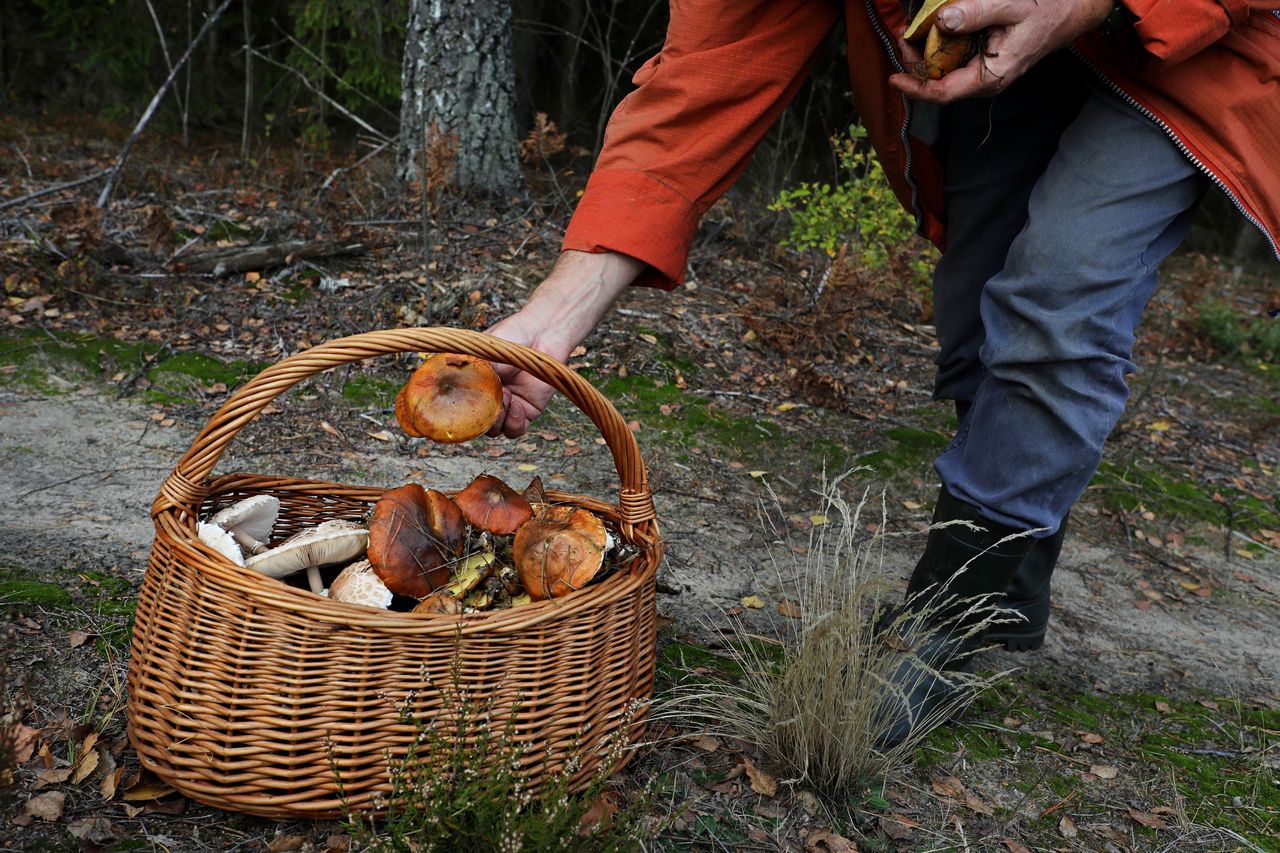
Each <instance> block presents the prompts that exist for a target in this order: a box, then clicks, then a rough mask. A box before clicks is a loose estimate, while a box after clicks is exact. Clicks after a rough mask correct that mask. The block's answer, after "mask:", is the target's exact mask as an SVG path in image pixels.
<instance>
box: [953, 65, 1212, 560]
mask: <svg viewBox="0 0 1280 853" xmlns="http://www.w3.org/2000/svg"><path fill="white" fill-rule="evenodd" d="M1090 73H1091V72H1089V71H1088V70H1086V69H1085V68H1083V67H1082V66H1079V65H1078V64H1076V62H1075V60H1074V59H1072V58H1071V57H1070V56H1067V55H1058V56H1054V57H1050V58H1048V59H1046V60H1045V61H1044V62H1042V63H1040V65H1038V66H1037V67H1036V68H1035V69H1033V70H1032V72H1031V73H1030V74H1028V75H1027V76H1026V77H1024V78H1023V79H1021V80H1019V81H1016V82H1015V83H1014V84H1013V85H1011V86H1010V87H1009V90H1008V91H1007V92H1005V93H1004V94H1002V95H1000V96H999V97H997V98H996V99H994V100H993V101H987V100H982V101H970V102H965V103H962V104H956V105H953V106H951V107H948V108H946V109H945V110H944V111H943V114H942V117H941V122H942V124H941V140H940V143H939V145H938V150H939V153H940V154H941V155H942V157H943V160H944V162H945V164H946V171H947V187H946V191H947V204H948V240H947V242H948V248H947V251H946V253H945V254H944V255H943V257H942V259H941V260H940V262H939V263H938V268H937V271H936V274H935V279H934V315H935V318H936V322H937V330H938V338H939V341H940V343H941V350H940V353H939V355H938V359H937V363H938V378H937V383H936V385H935V389H934V396H935V397H937V398H939V399H953V400H957V401H958V402H959V403H960V404H961V406H960V408H966V406H965V404H971V405H968V406H967V411H966V412H965V414H964V416H963V417H962V419H961V421H960V425H959V429H958V431H957V433H956V436H955V438H954V439H953V440H952V442H951V444H950V445H949V446H948V447H947V449H946V450H945V451H943V453H942V454H941V455H940V456H939V457H938V458H937V460H936V461H935V463H934V466H935V468H936V469H937V471H938V474H939V475H940V476H941V478H942V482H943V484H944V485H945V486H946V488H947V489H948V491H950V492H951V493H952V494H953V495H954V496H955V497H957V498H959V499H961V500H963V501H965V502H967V503H969V504H972V505H973V506H975V507H977V509H978V510H979V512H980V513H981V514H982V515H983V516H984V517H987V518H989V519H991V520H992V521H997V522H1000V523H1002V524H1007V525H1011V526H1014V527H1019V528H1023V529H1035V528H1039V529H1042V531H1043V532H1041V533H1039V534H1038V535H1041V536H1046V535H1049V534H1050V533H1052V532H1053V531H1055V530H1056V529H1057V527H1058V525H1059V524H1060V523H1061V521H1062V519H1063V518H1064V517H1065V516H1066V514H1067V511H1068V510H1069V509H1070V508H1071V506H1072V504H1074V503H1075V502H1076V500H1077V499H1078V498H1079V497H1080V494H1081V493H1082V492H1083V491H1084V488H1085V486H1086V485H1088V483H1089V480H1090V478H1091V477H1092V476H1093V474H1094V472H1095V471H1096V470H1097V467H1098V464H1099V462H1100V461H1101V459H1102V446H1103V443H1104V442H1105V441H1106V438H1107V436H1108V435H1109V434H1110V432H1111V430H1112V429H1113V428H1114V427H1115V425H1116V422H1117V421H1118V420H1119V419H1120V416H1121V414H1122V413H1123V412H1124V406H1125V402H1126V400H1127V398H1128V386H1127V384H1126V381H1125V375H1126V374H1127V373H1130V372H1132V370H1133V368H1134V365H1133V362H1132V360H1131V355H1132V349H1133V343H1134V331H1135V328H1136V326H1137V324H1138V319H1139V316H1140V315H1141V313H1142V309H1143V307H1144V306H1145V305H1146V303H1147V300H1148V299H1149V298H1150V297H1151V294H1152V292H1153V291H1154V289H1155V285H1156V270H1157V267H1158V266H1159V265H1160V263H1161V261H1163V260H1164V259H1165V257H1167V256H1168V254H1169V253H1170V252H1172V251H1173V250H1174V249H1175V248H1176V247H1177V246H1178V244H1179V243H1180V242H1181V241H1182V239H1183V237H1185V236H1186V232H1187V229H1188V228H1189V227H1190V224H1191V219H1192V217H1193V215H1194V211H1195V208H1196V206H1197V203H1198V201H1199V200H1200V198H1201V196H1202V195H1203V193H1204V190H1205V187H1206V186H1207V183H1208V181H1207V179H1206V178H1205V177H1204V176H1203V175H1202V174H1201V173H1200V172H1199V171H1198V170H1197V169H1196V168H1195V167H1194V166H1193V165H1192V164H1191V162H1190V161H1189V160H1188V159H1187V158H1186V157H1185V156H1184V155H1183V154H1182V153H1181V152H1180V151H1179V150H1178V149H1177V148H1176V147H1175V146H1174V144H1173V143H1172V142H1171V141H1170V140H1169V138H1168V137H1167V136H1166V135H1165V134H1164V132H1163V131H1162V130H1161V129H1160V128H1159V127H1157V126H1156V125H1154V124H1153V123H1152V122H1151V121H1149V120H1148V119H1146V118H1145V117H1143V116H1142V115H1141V114H1139V113H1138V112H1137V111H1136V110H1134V109H1133V108H1131V107H1129V106H1127V105H1125V104H1124V103H1122V102H1121V101H1120V100H1119V99H1118V98H1117V97H1116V96H1114V95H1111V94H1110V93H1107V92H1104V91H1101V90H1100V89H1095V88H1094V87H1093V86H1092V85H1090V84H1089V78H1090Z"/></svg>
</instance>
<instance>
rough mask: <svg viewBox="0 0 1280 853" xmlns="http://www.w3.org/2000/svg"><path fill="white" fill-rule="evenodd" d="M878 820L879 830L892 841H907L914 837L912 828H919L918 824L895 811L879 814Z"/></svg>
mask: <svg viewBox="0 0 1280 853" xmlns="http://www.w3.org/2000/svg"><path fill="white" fill-rule="evenodd" d="M879 822H880V831H881V832H883V833H884V834H885V835H887V836H889V837H890V838H892V839H893V840H894V841H908V840H910V839H911V838H914V837H915V833H913V832H912V830H913V829H919V828H920V824H918V823H916V822H915V821H914V820H912V819H911V818H909V817H907V816H906V815H901V814H898V813H897V812H890V813H889V814H885V815H880V818H879Z"/></svg>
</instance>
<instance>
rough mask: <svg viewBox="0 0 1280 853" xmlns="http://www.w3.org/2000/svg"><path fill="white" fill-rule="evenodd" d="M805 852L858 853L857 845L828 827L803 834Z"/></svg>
mask: <svg viewBox="0 0 1280 853" xmlns="http://www.w3.org/2000/svg"><path fill="white" fill-rule="evenodd" d="M804 849H805V850H806V851H807V853H858V845H856V844H854V843H853V842H852V841H850V840H849V839H848V838H845V837H844V836H843V835H837V834H836V833H835V832H833V831H831V830H830V829H815V830H813V831H812V832H810V833H809V834H808V835H806V836H805V839H804Z"/></svg>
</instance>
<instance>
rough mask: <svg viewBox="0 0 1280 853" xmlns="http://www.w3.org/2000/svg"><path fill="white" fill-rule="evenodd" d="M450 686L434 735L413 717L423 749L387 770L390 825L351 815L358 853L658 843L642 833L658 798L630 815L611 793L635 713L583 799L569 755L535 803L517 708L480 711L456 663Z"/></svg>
mask: <svg viewBox="0 0 1280 853" xmlns="http://www.w3.org/2000/svg"><path fill="white" fill-rule="evenodd" d="M450 682H451V683H449V684H446V685H444V686H443V687H442V688H441V696H442V701H443V704H444V707H443V709H442V712H441V714H440V715H439V717H438V719H437V721H436V723H435V724H434V725H433V724H432V723H430V722H427V721H423V720H419V719H413V718H411V717H410V715H409V714H408V712H407V710H406V721H407V722H410V723H412V724H414V725H415V726H416V727H417V731H418V738H417V743H416V745H415V746H413V747H412V748H411V749H410V750H409V752H408V754H407V755H406V756H405V758H404V759H402V760H398V761H396V760H393V761H391V762H390V763H389V767H388V770H389V773H390V777H391V789H392V790H391V794H390V795H389V796H387V797H386V798H385V799H382V798H377V797H375V806H376V807H378V808H380V809H383V810H384V814H383V816H382V817H381V818H380V819H379V820H378V821H377V822H375V821H374V820H373V819H371V818H368V817H366V816H363V815H361V814H358V813H356V812H354V811H352V810H351V809H347V821H346V829H347V831H348V832H349V833H350V834H351V836H352V838H353V839H355V841H356V842H357V844H358V849H360V850H367V851H375V853H383V851H385V853H391V851H397V853H398V851H412V853H431V851H441V853H444V851H449V853H453V851H461V853H470V851H475V853H481V851H484V852H485V853H488V851H502V853H515V851H519V850H525V851H533V850H537V851H542V850H547V851H581V853H596V851H605V852H606V853H608V852H609V851H622V850H633V849H636V848H637V847H638V846H639V840H640V839H641V838H642V837H647V836H648V835H649V834H651V831H650V830H648V829H647V828H646V827H644V826H643V824H642V818H643V817H644V815H645V813H646V812H647V811H648V809H649V806H650V805H651V802H650V797H649V796H648V795H647V794H646V795H643V796H640V797H637V798H636V799H635V800H633V801H632V802H630V803H628V804H625V805H623V804H621V802H620V801H621V797H620V795H618V794H617V792H615V791H613V790H612V789H611V788H610V785H609V776H608V774H609V769H610V768H612V767H614V766H615V765H616V763H617V760H618V759H619V758H620V757H621V756H622V753H623V751H624V750H626V749H628V748H629V744H628V743H627V740H626V737H627V734H626V733H627V732H628V731H629V730H630V723H631V717H630V712H628V714H627V717H626V719H624V720H623V721H622V726H621V727H620V729H619V732H620V733H621V734H619V735H617V736H614V737H613V738H611V739H609V741H607V742H606V743H605V744H604V745H602V747H601V748H602V749H604V751H605V755H604V756H603V758H604V760H603V761H602V762H601V764H600V770H598V771H597V772H596V773H595V775H593V776H592V777H591V779H590V781H589V782H588V784H587V786H586V788H585V789H584V790H582V791H580V792H579V793H576V794H575V793H571V792H570V780H571V779H572V778H573V776H574V775H575V774H576V773H577V772H578V770H579V769H581V766H582V764H581V759H582V756H581V755H580V754H571V755H570V756H569V757H568V759H567V760H566V762H565V765H564V766H563V767H561V768H559V769H558V770H552V771H551V772H550V773H549V774H547V775H545V776H544V778H545V779H546V780H547V781H545V782H544V784H543V787H542V789H541V791H540V792H539V794H538V795H536V796H535V795H534V794H533V793H532V792H531V791H530V790H529V789H528V787H527V784H526V774H527V772H528V770H527V764H528V762H525V761H524V759H525V757H526V756H527V755H528V753H527V752H526V750H525V749H524V748H523V747H522V746H521V745H520V744H519V743H517V741H516V717H517V714H518V711H519V709H518V707H516V708H511V709H506V708H498V707H496V705H495V702H494V699H493V698H492V697H491V698H489V699H486V700H485V701H479V702H477V701H475V700H474V699H473V698H472V697H470V696H467V695H466V694H464V692H463V690H462V684H461V678H460V671H459V664H458V658H456V657H455V659H454V664H453V667H452V672H451V679H450ZM504 721H505V722H504ZM549 758H550V757H549V756H547V757H544V758H543V761H544V762H546V761H548V760H549ZM534 763H535V764H536V760H535V762H534ZM543 769H544V770H545V769H546V764H545V763H544V765H543ZM338 782H339V786H341V782H342V780H341V776H340V775H339V778H338Z"/></svg>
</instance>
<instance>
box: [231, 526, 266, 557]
mask: <svg viewBox="0 0 1280 853" xmlns="http://www.w3.org/2000/svg"><path fill="white" fill-rule="evenodd" d="M228 532H229V533H230V534H231V536H232V537H233V538H234V539H235V540H236V542H237V543H238V544H239V545H240V547H241V548H243V549H244V550H245V552H246V553H249V554H261V553H262V552H263V551H265V550H267V546H266V544H264V543H262V542H259V541H258V540H257V539H254V538H253V537H252V536H250V535H249V534H248V533H245V532H244V531H243V530H231V531H228Z"/></svg>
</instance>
